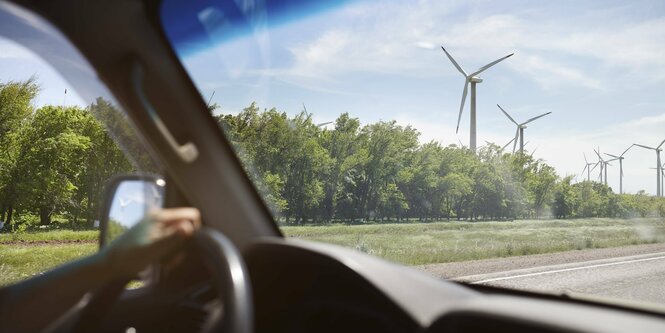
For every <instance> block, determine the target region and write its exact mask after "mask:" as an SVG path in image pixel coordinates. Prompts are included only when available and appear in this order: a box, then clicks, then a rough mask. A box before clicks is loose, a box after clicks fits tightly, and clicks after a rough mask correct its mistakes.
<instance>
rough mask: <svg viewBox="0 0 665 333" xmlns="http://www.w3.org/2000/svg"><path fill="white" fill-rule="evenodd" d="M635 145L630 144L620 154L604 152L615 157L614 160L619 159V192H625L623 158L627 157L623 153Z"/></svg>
mask: <svg viewBox="0 0 665 333" xmlns="http://www.w3.org/2000/svg"><path fill="white" fill-rule="evenodd" d="M633 146H634V145H630V146H629V147H628V148H626V150H624V151H623V153H621V155H619V156H616V155H612V154H608V153H604V154H605V155H607V156H609V157H613V158H614V160H619V194H623V159H624V158H625V157H623V155H624V154H626V152H628V150H630V148H632V147H633Z"/></svg>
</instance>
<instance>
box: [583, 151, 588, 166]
mask: <svg viewBox="0 0 665 333" xmlns="http://www.w3.org/2000/svg"><path fill="white" fill-rule="evenodd" d="M582 155H584V162H586V164H589V161H587V159H586V153H582Z"/></svg>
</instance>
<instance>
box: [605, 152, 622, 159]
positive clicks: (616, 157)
mask: <svg viewBox="0 0 665 333" xmlns="http://www.w3.org/2000/svg"><path fill="white" fill-rule="evenodd" d="M603 154H605V155H607V156H610V157H614V159H615V160H616V159H618V158H619V156H616V155H612V154H608V153H603Z"/></svg>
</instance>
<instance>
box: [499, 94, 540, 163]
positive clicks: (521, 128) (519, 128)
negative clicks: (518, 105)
mask: <svg viewBox="0 0 665 333" xmlns="http://www.w3.org/2000/svg"><path fill="white" fill-rule="evenodd" d="M496 106H498V107H499V109H501V112H503V114H505V115H506V117H508V119H510V121H511V122H513V124H515V125H516V126H517V130H516V131H515V142H513V153H514V152H515V147H516V146H517V139H518V138H519V140H520V153H523V152H524V129H525V128H526V124H528V123H530V122H532V121H534V120H536V119H538V118H542V117H545V116H546V115H548V114H550V113H552V112H545V113H543V114H541V115H540V116H537V117H533V118H531V119H528V120H527V121H525V122H523V123H517V122H516V121H515V119H513V117H511V116H510V115H509V114H508V112H506V110H504V109H503V108H502V107H501V105H499V104H497V105H496Z"/></svg>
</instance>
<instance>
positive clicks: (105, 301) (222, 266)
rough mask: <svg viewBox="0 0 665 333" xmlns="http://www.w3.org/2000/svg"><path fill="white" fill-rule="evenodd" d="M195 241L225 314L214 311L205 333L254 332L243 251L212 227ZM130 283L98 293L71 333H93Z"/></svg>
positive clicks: (119, 282)
mask: <svg viewBox="0 0 665 333" xmlns="http://www.w3.org/2000/svg"><path fill="white" fill-rule="evenodd" d="M193 241H194V245H195V247H196V249H197V250H198V251H200V253H201V255H202V257H203V258H204V260H203V264H204V265H205V266H206V268H207V270H208V273H209V274H210V283H211V284H212V287H213V289H214V290H216V291H217V293H218V298H219V299H220V300H221V301H222V304H223V314H221V313H220V312H213V313H212V314H211V315H210V316H209V318H208V321H207V323H206V325H205V328H204V332H205V333H223V332H233V333H252V332H254V306H253V298H252V289H251V281H250V279H249V273H248V270H247V267H246V266H245V262H244V261H243V258H242V256H241V255H240V251H238V249H237V248H236V247H235V245H233V243H232V242H231V240H229V239H228V238H227V237H226V236H224V235H223V234H222V233H220V232H219V231H217V230H215V229H212V228H206V227H203V228H201V229H199V230H197V231H196V232H195V233H194V237H193ZM129 280H130V279H120V280H116V281H113V282H112V283H110V284H109V285H107V286H105V287H104V288H102V289H101V290H98V291H97V292H96V293H95V294H94V296H93V297H92V299H91V300H90V302H89V303H88V305H87V306H86V308H85V309H84V310H83V313H82V315H81V317H80V319H79V321H78V322H77V323H76V324H75V325H74V327H73V328H72V330H71V332H74V333H83V332H90V331H94V330H95V329H96V328H97V325H98V324H99V322H100V320H101V319H102V317H103V316H104V314H105V313H106V312H107V311H108V310H109V309H110V307H111V306H112V304H113V303H114V302H115V300H116V299H117V298H118V297H119V296H120V294H121V293H122V292H123V290H124V289H125V285H126V284H127V283H128V282H129Z"/></svg>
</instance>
